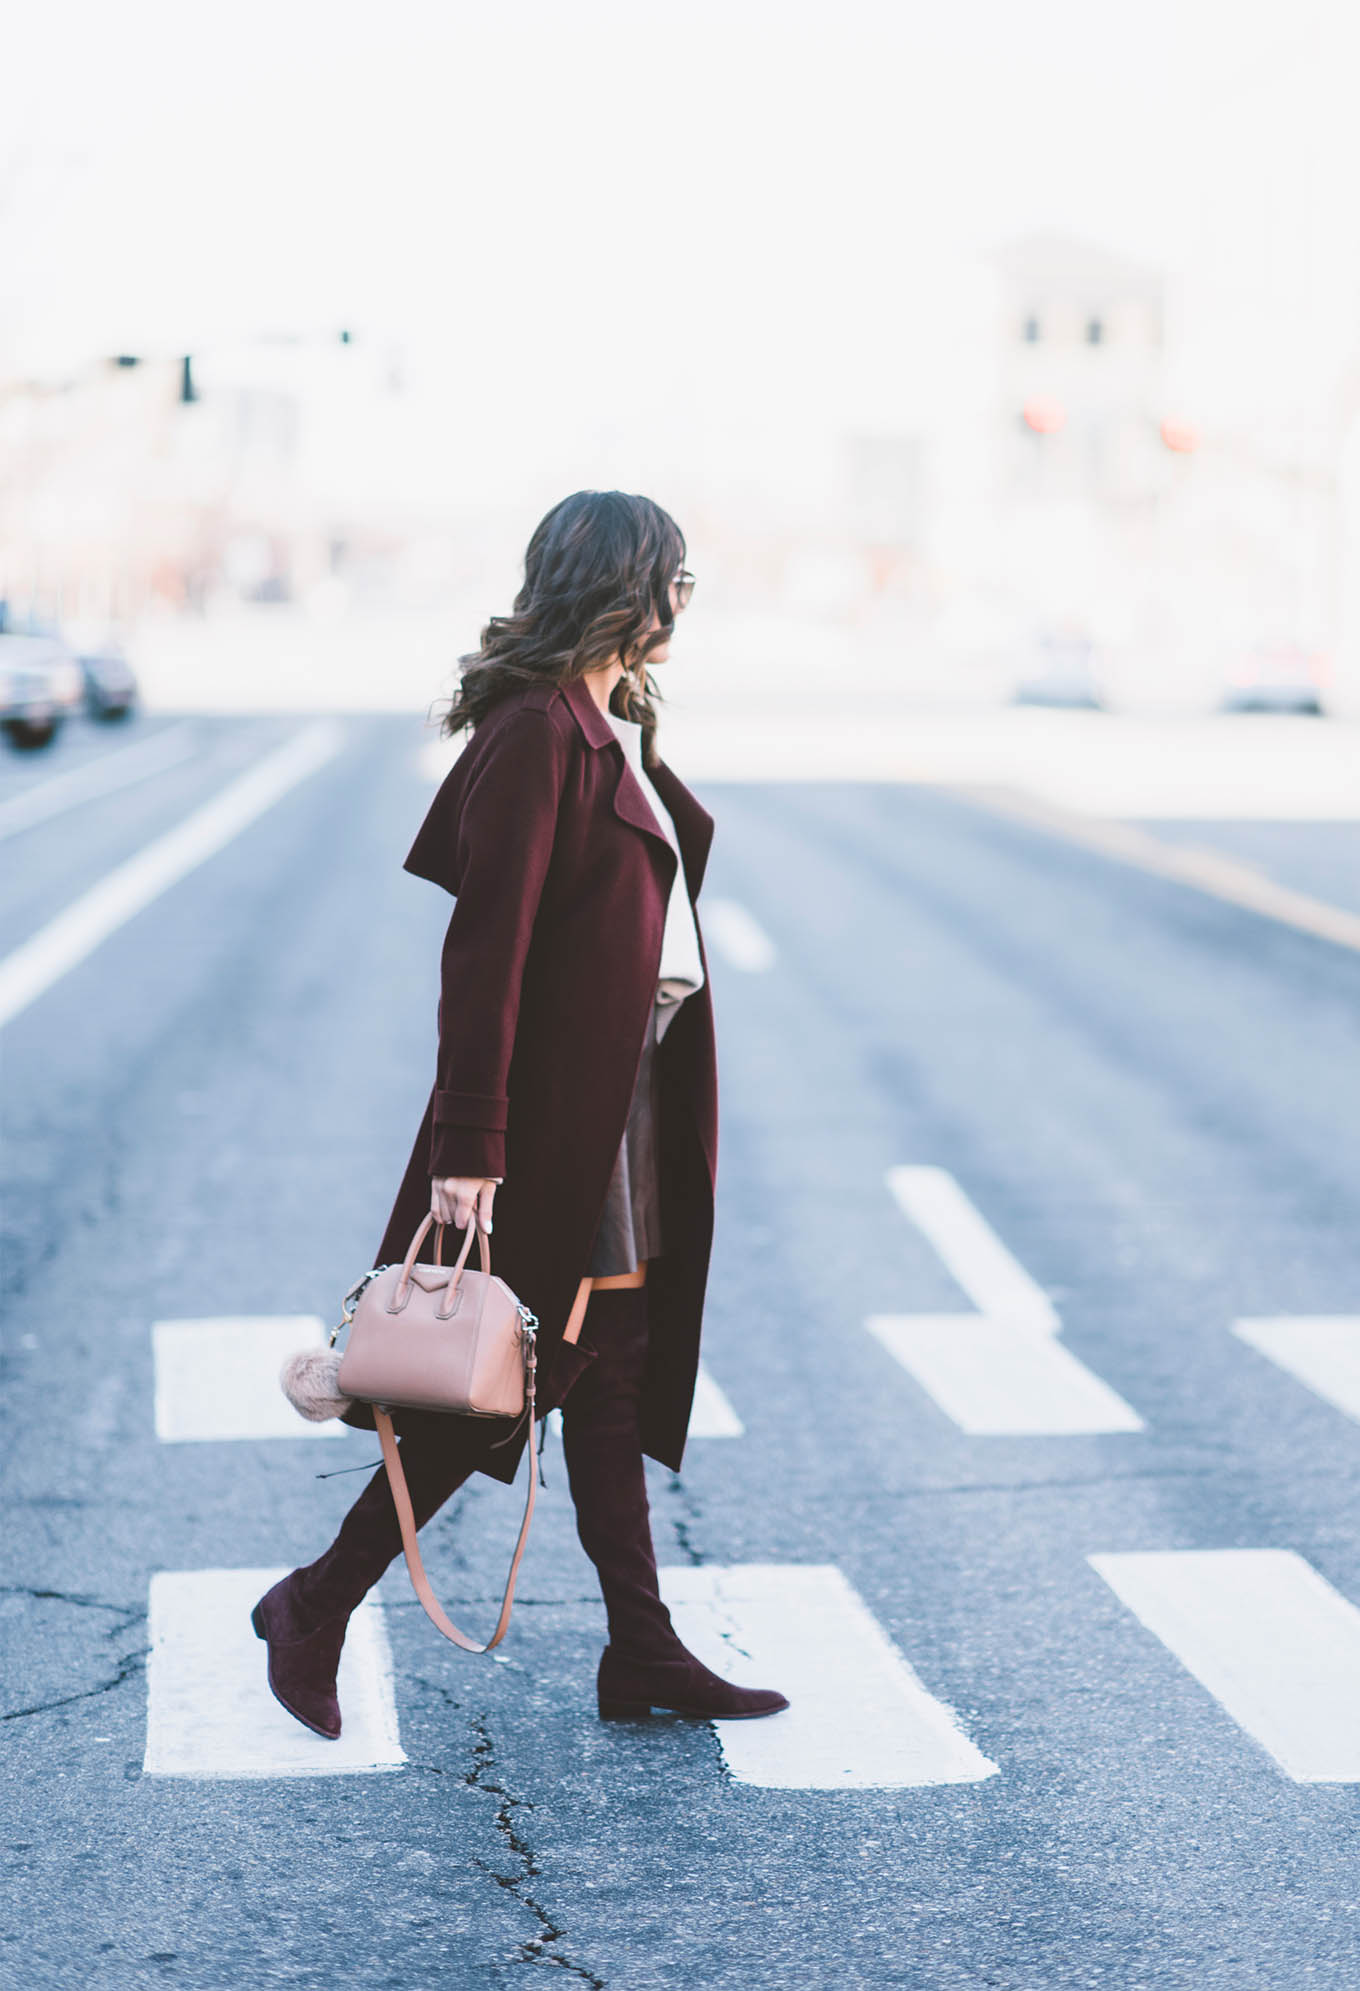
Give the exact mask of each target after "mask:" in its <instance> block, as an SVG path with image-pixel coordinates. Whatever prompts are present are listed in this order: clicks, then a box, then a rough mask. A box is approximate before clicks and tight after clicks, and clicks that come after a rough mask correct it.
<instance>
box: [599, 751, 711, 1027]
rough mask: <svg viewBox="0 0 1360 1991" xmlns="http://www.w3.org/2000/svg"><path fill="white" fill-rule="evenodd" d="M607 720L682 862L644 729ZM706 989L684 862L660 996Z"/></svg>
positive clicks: (678, 872)
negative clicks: (647, 756) (645, 757)
mask: <svg viewBox="0 0 1360 1991" xmlns="http://www.w3.org/2000/svg"><path fill="white" fill-rule="evenodd" d="M605 717H606V719H608V721H609V723H610V725H611V726H612V727H613V728H614V731H615V732H616V733H617V734H618V736H619V739H620V740H621V741H622V743H623V751H624V753H625V754H626V755H627V757H628V765H629V766H630V767H631V768H632V770H633V772H634V774H635V775H636V776H637V778H638V780H639V781H640V782H641V784H642V792H643V794H644V795H645V796H646V797H647V800H648V802H649V803H650V804H651V808H652V814H653V815H654V816H655V817H656V821H657V828H658V829H660V830H661V831H663V832H664V834H665V837H666V840H667V842H668V843H669V844H670V846H671V848H672V849H673V850H674V852H675V854H676V857H677V859H679V858H680V843H679V839H678V838H677V836H676V834H675V824H674V823H673V822H672V821H671V814H670V810H669V809H668V808H667V807H666V805H665V803H664V802H663V801H662V799H661V797H660V796H659V795H658V794H657V792H656V789H655V787H654V786H653V784H652V778H651V776H650V775H649V774H648V772H647V770H646V768H645V767H644V766H643V764H642V727H641V725H640V724H639V723H638V721H637V720H636V719H620V718H619V717H618V716H617V715H616V714H615V713H613V712H606V714H605ZM703 985H704V964H703V962H702V961H701V960H700V959H699V934H698V929H697V928H696V926H695V924H694V908H693V906H691V904H690V902H689V890H688V888H687V886H686V884H685V867H684V862H683V860H681V861H679V862H678V863H677V864H676V867H675V878H674V881H673V883H672V885H671V896H670V900H669V902H668V904H667V906H666V928H665V932H664V933H663V935H662V939H661V972H660V979H659V993H660V994H661V997H662V1000H663V1001H671V1002H679V1001H681V1000H682V999H683V998H684V997H685V996H687V995H693V993H694V991H695V990H696V989H700V988H702V987H703Z"/></svg>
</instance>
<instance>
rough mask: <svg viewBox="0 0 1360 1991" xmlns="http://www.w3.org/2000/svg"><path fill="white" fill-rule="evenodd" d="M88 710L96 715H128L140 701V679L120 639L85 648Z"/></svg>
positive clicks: (83, 665)
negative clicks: (138, 686)
mask: <svg viewBox="0 0 1360 1991" xmlns="http://www.w3.org/2000/svg"><path fill="white" fill-rule="evenodd" d="M78 662H79V664H80V668H81V671H82V673H83V675H84V680H85V710H86V711H87V712H88V713H89V715H90V717H91V718H92V719H126V718H127V716H128V714H129V712H131V710H132V708H133V707H134V705H135V704H136V703H137V680H136V678H135V676H134V675H133V671H132V666H131V664H130V663H129V662H128V660H127V658H126V657H125V656H124V655H123V653H122V651H121V650H120V649H119V648H118V645H117V644H116V643H108V644H105V645H104V646H103V647H102V648H101V649H99V650H91V651H85V652H82V654H81V656H80V657H79V659H78Z"/></svg>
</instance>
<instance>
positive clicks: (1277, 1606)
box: [1090, 1549, 1360, 1784]
mask: <svg viewBox="0 0 1360 1991" xmlns="http://www.w3.org/2000/svg"><path fill="white" fill-rule="evenodd" d="M1090 1562H1091V1566H1092V1567H1093V1568H1094V1569H1095V1570H1096V1571H1097V1572H1098V1574H1099V1575H1101V1576H1103V1577H1104V1579H1105V1581H1106V1582H1107V1583H1108V1584H1109V1586H1110V1588H1111V1589H1112V1590H1113V1591H1114V1593H1115V1595H1116V1596H1117V1597H1119V1598H1120V1600H1121V1601H1122V1602H1123V1603H1125V1604H1126V1605H1127V1606H1128V1608H1129V1609H1130V1610H1131V1611H1132V1612H1133V1613H1134V1615H1135V1617H1137V1618H1138V1619H1139V1620H1140V1621H1141V1622H1142V1623H1143V1624H1144V1625H1146V1626H1147V1628H1148V1630H1149V1631H1151V1632H1153V1633H1155V1635H1156V1636H1157V1637H1158V1638H1159V1639H1160V1640H1161V1641H1162V1643H1163V1645H1165V1646H1166V1647H1168V1649H1169V1650H1170V1651H1171V1652H1172V1653H1174V1654H1175V1656H1176V1658H1177V1659H1178V1660H1179V1661H1180V1663H1181V1665H1182V1666H1183V1667H1184V1668H1185V1669H1186V1671H1187V1672H1188V1673H1191V1674H1193V1675H1194V1677H1195V1679H1196V1680H1198V1681H1199V1682H1200V1683H1201V1685H1202V1686H1205V1687H1207V1688H1208V1690H1209V1692H1210V1693H1211V1694H1212V1695H1213V1696H1214V1698H1215V1699H1216V1700H1217V1701H1219V1702H1220V1703H1221V1704H1222V1706H1223V1707H1224V1708H1225V1709H1226V1711H1227V1712H1228V1714H1229V1715H1231V1717H1232V1719H1233V1720H1234V1721H1235V1722H1236V1723H1237V1724H1238V1726H1239V1727H1240V1728H1243V1729H1245V1730H1246V1732H1247V1734H1248V1735H1250V1736H1252V1737H1253V1739H1254V1740H1255V1741H1257V1742H1259V1743H1260V1745H1261V1747H1262V1748H1263V1749H1265V1750H1267V1751H1268V1752H1269V1754H1270V1755H1271V1756H1273V1757H1274V1759H1275V1761H1276V1762H1277V1763H1278V1764H1279V1766H1280V1768H1281V1769H1282V1770H1283V1771H1284V1772H1285V1774H1286V1775H1287V1776H1289V1777H1292V1778H1293V1779H1294V1780H1295V1782H1297V1783H1321V1784H1350V1783H1357V1782H1360V1692H1357V1682H1360V1611H1357V1610H1356V1608H1355V1606H1354V1605H1353V1604H1352V1603H1350V1602H1349V1600H1348V1599H1347V1598H1345V1597H1343V1596H1342V1595H1341V1594H1340V1592H1339V1591H1336V1590H1334V1589H1333V1588H1332V1586H1331V1584H1330V1583H1328V1582H1327V1581H1326V1579H1325V1578H1324V1577H1322V1576H1320V1575H1319V1574H1318V1572H1317V1571H1316V1570H1315V1569H1314V1568H1313V1567H1312V1565H1311V1564H1310V1563H1308V1562H1305V1561H1304V1559H1303V1557H1302V1556H1300V1555H1295V1554H1294V1552H1293V1551H1292V1550H1290V1549H1188V1550H1185V1549H1183V1550H1167V1551H1155V1552H1150V1553H1139V1554H1125V1555H1093V1556H1091V1557H1090Z"/></svg>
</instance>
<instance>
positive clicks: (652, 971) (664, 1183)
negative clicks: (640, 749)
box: [348, 678, 718, 1480]
mask: <svg viewBox="0 0 1360 1991" xmlns="http://www.w3.org/2000/svg"><path fill="white" fill-rule="evenodd" d="M648 773H649V775H650V778H651V779H652V781H653V783H654V784H655V787H656V790H657V793H658V794H659V795H660V796H661V799H662V801H663V802H664V803H665V805H666V807H667V809H668V810H669V812H670V815H671V819H672V822H673V824H674V827H675V834H676V840H677V842H678V843H679V845H680V850H681V853H682V856H683V860H684V871H685V883H686V886H687V888H688V891H689V895H690V901H691V903H693V902H694V901H695V900H696V899H697V898H698V895H699V888H700V885H701V884H702V882H703V876H704V869H705V866H706V864H707V861H708V852H709V846H710V845H711V843H712V840H713V818H712V817H711V816H710V815H709V813H708V811H707V810H706V809H705V808H703V806H702V805H701V804H700V802H699V801H698V800H697V799H696V797H695V796H694V795H692V794H691V793H690V791H689V789H688V788H686V787H685V785H684V783H683V782H682V781H681V780H680V779H679V777H678V776H677V775H675V774H674V773H672V771H671V770H670V768H668V767H667V766H666V765H665V764H664V763H662V764H660V765H658V766H657V767H655V768H651V769H649V770H648ZM676 864H677V860H676V856H675V851H674V849H673V847H672V846H671V844H670V842H669V840H668V839H667V837H666V836H665V834H664V833H663V831H662V830H661V827H660V825H659V824H658V822H657V820H656V817H655V814H654V813H653V811H652V809H651V807H650V805H649V803H648V801H647V797H646V794H645V792H644V790H643V788H642V785H641V783H640V782H639V781H638V780H637V777H636V776H635V775H634V773H633V771H632V769H631V768H630V767H629V765H628V762H627V759H626V757H625V754H624V751H623V745H622V743H621V741H620V740H619V738H618V736H617V734H616V733H615V732H614V729H613V727H612V726H611V725H610V724H609V721H608V719H607V718H606V717H605V715H604V713H603V712H602V711H601V710H600V708H599V706H598V705H597V704H596V703H595V700H594V699H593V698H592V696H591V694H590V689H589V686H588V685H586V684H585V682H584V681H583V680H582V679H580V678H577V679H576V680H575V681H574V682H573V683H572V684H570V685H568V686H566V687H565V688H562V689H559V688H558V687H556V686H552V685H545V686H541V687H538V686H535V687H531V688H530V689H528V690H527V691H516V692H513V693H511V694H509V695H508V696H507V697H506V698H505V699H504V700H503V702H502V703H500V704H498V705H497V706H495V707H494V708H493V710H492V711H491V712H490V713H489V714H488V715H487V717H486V718H485V719H484V720H483V721H482V723H481V724H480V725H479V726H478V727H477V728H476V730H475V732H474V733H473V736H472V738H471V740H470V742H469V744H468V745H467V746H466V747H465V748H464V750H463V752H462V753H461V754H460V756H459V758H458V760H457V761H456V762H455V763H454V766H453V769H452V771H451V772H450V774H449V775H448V777H447V779H446V780H445V782H444V783H443V786H442V787H441V788H440V790H439V792H438V794H437V795H436V796H435V798H434V801H433V803H432V804H431V806H430V811H429V814H428V815H427V816H426V818H425V821H424V823H423V825H422V826H421V829H420V833H419V835H418V836H417V837H416V840H415V843H414V845H413V846H412V848H411V851H410V854H409V856H408V857H407V859H406V863H405V868H406V870H408V871H411V872H414V873H415V875H416V876H417V877H419V878H428V879H430V880H432V882H433V883H435V884H437V885H442V886H443V888H444V889H445V891H447V892H450V893H452V894H453V896H454V898H455V901H456V903H455V905H454V909H453V915H452V918H451V919H450V922H449V928H448V934H447V937H446V939H445V942H444V949H443V957H442V969H441V989H440V1002H439V1050H438V1061H437V1066H436V1075H435V1083H434V1088H433V1090H432V1092H431V1094H430V1100H429V1104H428V1105H427V1107H426V1109H425V1117H424V1120H423V1121H422V1123H421V1126H420V1131H419V1133H418V1135H417V1136H416V1143H415V1148H414V1150H413V1152H412V1155H411V1159H410V1163H409V1165H408V1167H407V1170H406V1175H405V1178H404V1180H403V1182H402V1185H401V1189H400V1191H399V1192H398V1195H397V1200H396V1203H395V1205H394V1206H393V1210H392V1214H391V1217H390V1218H389V1220H388V1225H387V1230H386V1232H385V1234H384V1236H383V1240H382V1243H381V1245H380V1246H379V1248H378V1255H377V1257H376V1258H375V1259H374V1260H373V1263H374V1264H375V1265H379V1264H391V1263H393V1262H394V1261H397V1260H399V1259H401V1258H402V1257H404V1255H405V1253H406V1250H407V1247H408V1246H409V1244H410V1241H411V1238H412V1236H413V1234H414V1232H415V1230H416V1228H417V1226H418V1225H419V1223H420V1220H421V1218H422V1217H423V1216H424V1215H425V1214H426V1212H427V1211H428V1210H429V1207H430V1177H431V1175H440V1176H448V1175H464V1176H495V1175H499V1176H503V1177H504V1181H503V1182H502V1184H501V1186H500V1187H499V1188H498V1189H497V1191H496V1199H495V1206H494V1211H493V1218H494V1229H493V1231H492V1234H491V1240H490V1242H491V1247H492V1267H493V1270H494V1271H496V1272H497V1273H498V1274H499V1275H500V1277H501V1278H503V1279H504V1280H505V1281H506V1283H507V1284H508V1285H509V1286H510V1287H511V1288H512V1289H513V1291H514V1292H515V1293H517V1294H518V1296H519V1298H520V1299H521V1300H522V1301H523V1302H524V1304H525V1305H526V1306H528V1307H531V1308H532V1309H533V1311H534V1312H535V1313H536V1314H537V1315H538V1318H539V1323H540V1327H539V1342H538V1346H539V1362H540V1375H542V1374H544V1373H545V1372H546V1373H548V1374H549V1375H550V1374H551V1365H552V1359H553V1355H554V1353H555V1351H556V1349H557V1347H558V1346H559V1344H560V1342H561V1337H562V1330H563V1329H564V1328H565V1326H566V1324H567V1318H568V1315H569V1314H570V1312H571V1307H572V1302H573V1301H574V1299H575V1297H576V1292H577V1289H578V1287H579V1285H580V1282H581V1279H582V1278H583V1277H584V1276H585V1270H586V1265H587V1263H588V1259H589V1253H590V1247H591V1244H592V1242H593V1241H594V1237H595V1232H596V1229H597V1227H598V1224H599V1221H600V1217H601V1215H602V1213H603V1210H604V1204H605V1196H606V1193H607V1190H608V1187H609V1179H610V1176H611V1174H612V1172H613V1167H614V1159H615V1156H616V1155H617V1153H618V1150H619V1145H620V1143H621V1142H622V1140H623V1136H624V1131H625V1127H626V1125H627V1120H628V1111H629V1106H630V1104H631V1102H632V1097H633V1086H634V1082H635V1080H636V1077H637V1073H638V1069H639V1066H640V1063H641V1059H642V1052H643V1047H644V1043H645V1039H646V1034H647V1031H648V1029H649V1028H650V1023H651V1015H652V1005H653V1001H654V999H655V995H656V984H657V977H658V972H659V967H660V961H661V938H662V932H663V929H664V925H665V915H666V904H667V900H668V898H669V894H670V887H671V882H672V879H673V878H674V876H675V872H676ZM696 924H697V915H696ZM699 948H700V958H701V960H702V961H703V964H704V983H703V986H702V988H700V989H699V990H697V991H696V992H695V993H694V994H693V995H691V996H689V997H687V998H686V1000H685V1002H684V1003H683V1004H682V1005H681V1008H680V1011H679V1013H678V1015H677V1016H676V1017H675V1018H674V1019H673V1021H672V1023H671V1025H670V1027H669V1029H668V1030H667V1031H666V1034H665V1036H664V1037H663V1038H662V1040H661V1042H660V1044H659V1045H658V1047H657V1052H656V1057H657V1065H658V1087H659V1105H658V1130H659V1146H660V1153H659V1157H658V1161H659V1173H660V1185H661V1224H662V1233H663V1237H664V1241H665V1249H664V1252H663V1254H662V1255H661V1256H660V1257H659V1258H656V1259H653V1260H652V1261H651V1263H650V1265H649V1267H648V1272H647V1291H648V1295H649V1300H648V1320H649V1325H650V1353H649V1356H648V1366H647V1375H646V1380H645V1384H644V1390H643V1401H642V1443H643V1449H644V1450H645V1451H646V1452H647V1453H648V1454H649V1455H650V1456H651V1457H652V1458H654V1459H658V1460H660V1461H661V1463H662V1464H663V1465H667V1466H670V1467H672V1468H673V1469H674V1468H678V1467H679V1464H680V1460H681V1456H682V1454H683V1452H684V1448H685V1434H686V1431H687V1429H688V1426H689V1414H690V1407H691V1403H692V1400H693V1396H694V1379H695V1373H696V1370H697V1368H698V1361H699V1334H700V1325H701V1321H702V1316H703V1305H704V1293H705V1288H706V1286H707V1282H708V1264H709V1256H710V1251H711V1246H712V1239H713V1201H714V1188H715V1185H716V1181H717V1156H718V1079H717V1054H716V1047H715V1042H714V1030H713V1003H712V995H711V991H710V987H709V982H708V957H707V954H706V952H705V951H704V945H703V936H702V934H701V935H700V939H699ZM459 1242H460V1239H459V1238H458V1236H457V1234H456V1233H455V1234H453V1235H452V1236H451V1239H450V1243H451V1245H452V1246H453V1248H454V1249H455V1250H456V1248H457V1245H458V1243H459ZM477 1250H478V1247H477V1244H476V1243H475V1242H474V1244H473V1247H472V1257H471V1259H470V1262H471V1263H472V1264H474V1265H475V1264H478V1263H479V1262H480V1261H479V1259H478V1257H477ZM433 1255H434V1253H433V1232H432V1233H431V1237H430V1239H429V1240H427V1242H426V1244H425V1246H423V1247H422V1256H423V1257H426V1258H432V1257H433ZM448 1255H449V1253H448V1251H447V1250H446V1253H445V1256H446V1258H447V1257H448ZM348 1421H349V1422H350V1423H362V1424H364V1425H370V1424H371V1422H372V1413H371V1411H369V1410H368V1409H367V1407H366V1406H364V1405H357V1404H356V1405H355V1406H354V1408H353V1410H352V1411H351V1412H350V1413H349V1418H348ZM395 1421H396V1423H397V1426H398V1429H399V1430H401V1431H402V1432H403V1434H404V1435H409V1436H410V1437H412V1438H415V1437H416V1436H417V1434H419V1435H420V1439H421V1442H424V1441H425V1438H426V1437H427V1436H428V1438H429V1439H430V1441H431V1442H439V1441H440V1438H441V1435H442V1436H443V1438H444V1439H445V1441H447V1430H448V1426H447V1420H446V1419H444V1418H441V1417H439V1416H438V1415H437V1414H432V1413H428V1412H418V1411H406V1412H403V1413H400V1414H399V1416H398V1417H397V1418H396V1420H395ZM512 1429H513V1427H512V1426H509V1425H505V1424H502V1423H501V1422H500V1421H499V1420H497V1421H496V1422H494V1423H492V1422H490V1421H488V1425H487V1427H486V1436H487V1437H488V1438H503V1437H504V1436H505V1434H506V1431H507V1430H512ZM523 1449H524V1433H523V1432H521V1433H519V1434H518V1435H516V1436H515V1437H513V1438H512V1440H511V1442H510V1443H508V1444H505V1445H503V1446H502V1447H501V1448H500V1449H496V1450H490V1451H488V1452H487V1453H486V1454H485V1461H484V1463H479V1466H478V1470H479V1471H482V1472H486V1473H488V1474H489V1475H490V1476H491V1477H493V1478H495V1479H503V1480H509V1479H512V1478H513V1477H514V1474H515V1470H516V1467H517V1464H518V1461H519V1459H520V1456H521V1454H522V1452H523Z"/></svg>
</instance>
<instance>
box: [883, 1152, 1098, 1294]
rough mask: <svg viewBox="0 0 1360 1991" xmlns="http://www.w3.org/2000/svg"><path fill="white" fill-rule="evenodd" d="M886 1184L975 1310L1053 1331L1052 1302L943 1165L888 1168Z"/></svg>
mask: <svg viewBox="0 0 1360 1991" xmlns="http://www.w3.org/2000/svg"><path fill="white" fill-rule="evenodd" d="M887 1181H888V1188H889V1189H890V1190H891V1192H892V1194H893V1195H894V1196H895V1197H896V1198H897V1201H898V1203H899V1204H900V1205H901V1208H902V1210H903V1211H904V1213H905V1214H906V1215H907V1216H908V1217H910V1219H911V1221H912V1222H913V1223H914V1224H915V1225H916V1226H917V1228H918V1229H919V1230H921V1231H923V1232H924V1234H925V1236H926V1237H927V1238H928V1239H929V1240H930V1242H931V1244H932V1245H933V1246H934V1247H935V1249H936V1251H937V1252H938V1253H939V1255H940V1257H941V1258H942V1259H943V1260H944V1262H945V1264H946V1265H947V1266H948V1268H949V1270H950V1271H951V1272H952V1273H953V1275H954V1277H955V1279H956V1280H957V1281H958V1283H959V1285H960V1286H962V1288H963V1290H964V1292H965V1293H967V1295H968V1297H969V1299H970V1300H971V1301H972V1302H973V1304H974V1306H975V1307H976V1308H977V1310H978V1312H979V1313H984V1314H986V1315H987V1317H988V1319H989V1320H994V1321H1008V1322H1010V1323H1011V1324H1012V1325H1014V1326H1017V1327H1034V1328H1041V1329H1042V1330H1043V1332H1044V1333H1045V1334H1056V1333H1057V1332H1058V1325H1059V1323H1058V1316H1057V1313H1056V1312H1055V1311H1054V1307H1053V1302H1052V1301H1051V1300H1050V1299H1049V1297H1048V1295H1047V1293H1045V1292H1044V1290H1043V1288H1042V1287H1041V1286H1039V1285H1036V1283H1035V1281H1034V1280H1033V1279H1031V1278H1030V1276H1029V1274H1028V1272H1026V1270H1025V1268H1024V1266H1023V1265H1021V1264H1020V1263H1019V1262H1018V1260H1016V1259H1015V1258H1013V1257H1012V1256H1011V1254H1010V1252H1009V1251H1007V1249H1006V1247H1005V1245H1004V1244H1003V1243H1002V1242H1001V1240H1000V1238H999V1237H998V1236H997V1234H996V1232H995V1231H994V1230H993V1229H992V1227H991V1225H990V1224H989V1223H988V1222H987V1221H986V1219H985V1218H984V1217H983V1216H982V1215H981V1214H980V1213H979V1212H978V1211H977V1210H975V1209H974V1207H973V1205H972V1204H971V1203H970V1202H969V1200H968V1198H967V1197H966V1196H965V1195H964V1193H963V1191H962V1189H960V1187H959V1185H958V1183H957V1182H956V1181H955V1180H954V1178H953V1176H952V1175H950V1174H949V1172H948V1170H947V1169H943V1168H905V1167H904V1168H890V1169H889V1170H888V1176H887Z"/></svg>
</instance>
